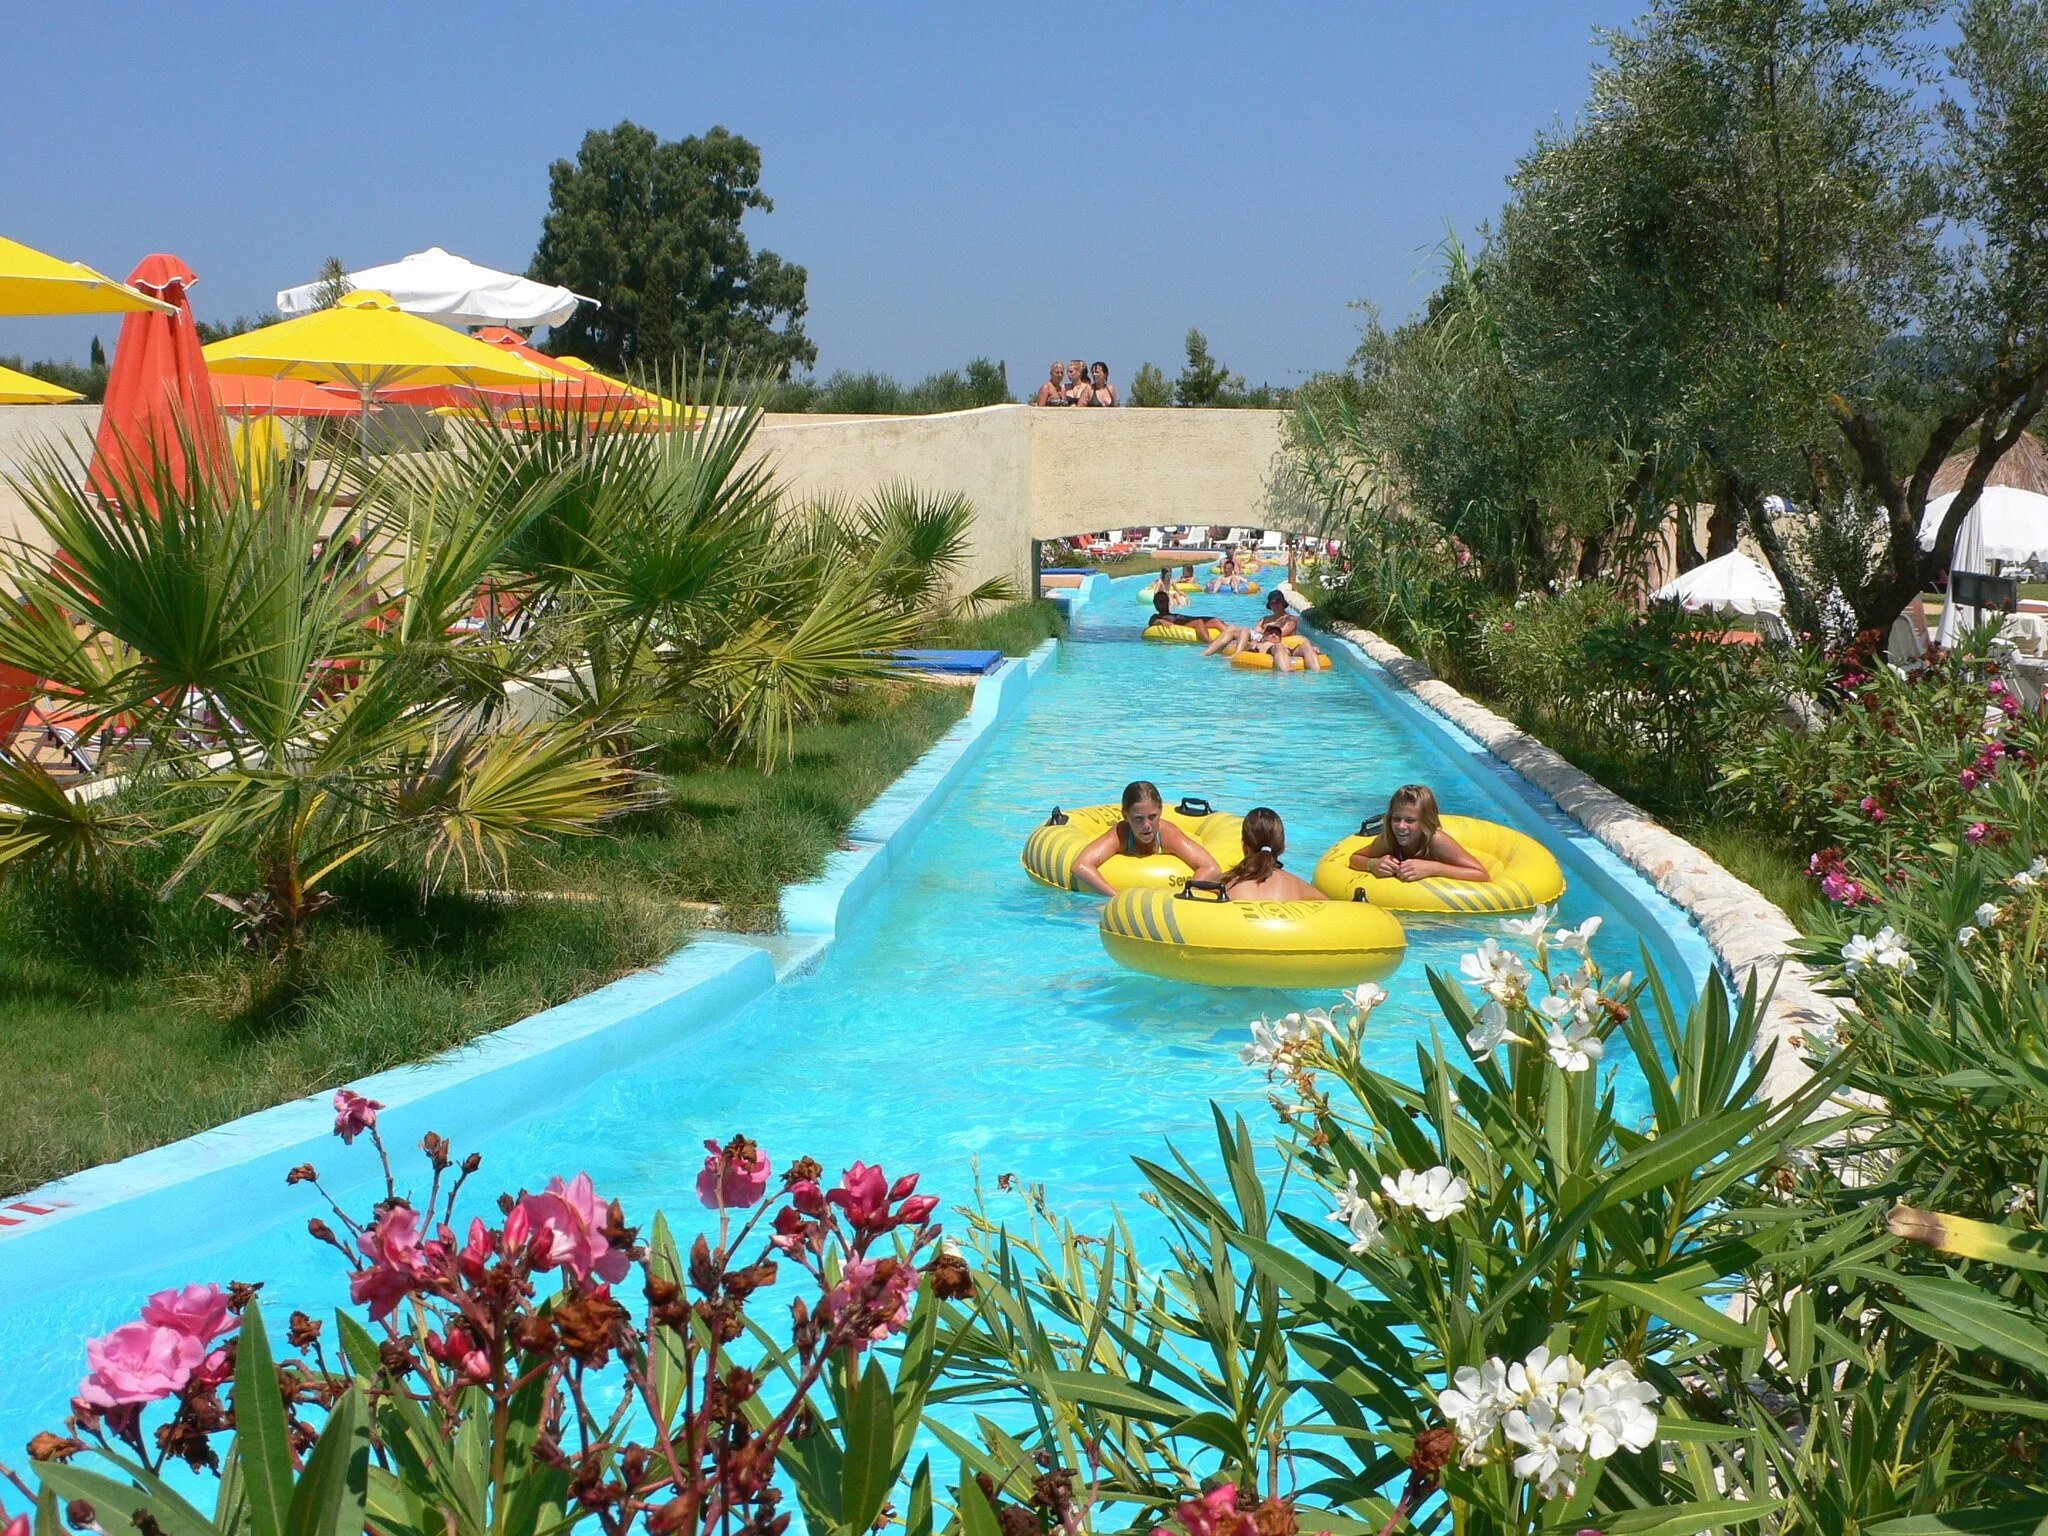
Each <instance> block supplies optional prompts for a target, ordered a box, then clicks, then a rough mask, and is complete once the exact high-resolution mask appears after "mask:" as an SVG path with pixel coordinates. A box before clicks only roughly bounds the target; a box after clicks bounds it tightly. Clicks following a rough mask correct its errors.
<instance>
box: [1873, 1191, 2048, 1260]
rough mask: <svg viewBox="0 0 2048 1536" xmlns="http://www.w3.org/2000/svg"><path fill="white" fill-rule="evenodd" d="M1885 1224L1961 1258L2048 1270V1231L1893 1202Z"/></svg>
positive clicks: (1901, 1234)
mask: <svg viewBox="0 0 2048 1536" xmlns="http://www.w3.org/2000/svg"><path fill="white" fill-rule="evenodd" d="M1884 1224H1885V1226H1886V1228H1887V1229H1888V1230H1889V1231H1890V1232H1891V1234H1892V1235H1893V1236H1894V1237H1903V1238H1908V1239H1910V1240H1912V1241H1913V1242H1916V1243H1925V1244H1927V1245H1928V1246H1929V1247H1931V1248H1939V1249H1940V1250H1941V1251H1942V1252H1944V1253H1953V1254H1956V1255H1958V1256H1959V1257H1961V1258H1965V1259H1981V1260H1983V1261H1984V1262H1985V1263H1987V1264H2003V1265H2004V1266H2005V1267H2006V1268H2008V1269H2026V1270H2036V1271H2040V1270H2048V1232H2029V1231H2023V1230H2021V1229H2020V1228H2017V1227H2001V1226H1998V1225H1995V1224H1994V1223H1992V1222H1988V1221H1973V1220H1971V1219H1970V1218H1969V1217H1967V1216H1950V1215H1947V1214H1945V1213H1943V1212H1941V1211H1922V1210H1916V1209H1915V1208H1914V1207H1912V1206H1910V1205H1897V1206H1893V1207H1892V1209H1890V1210H1889V1211H1887V1212H1885V1216H1884Z"/></svg>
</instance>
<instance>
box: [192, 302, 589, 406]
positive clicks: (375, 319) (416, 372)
mask: <svg viewBox="0 0 2048 1536" xmlns="http://www.w3.org/2000/svg"><path fill="white" fill-rule="evenodd" d="M204 351H205V355H206V366H207V367H208V368H210V369H212V370H213V371H214V372H215V373H254V374H263V375H266V376H268V377H271V378H283V379H308V380H311V381H312V382H313V383H316V384H346V385H347V386H348V387H349V388H350V389H353V390H354V391H355V392H356V393H357V394H358V395H359V396H360V397H361V398H362V402H363V409H364V410H365V411H366V412H367V411H368V410H369V407H370V400H371V397H372V396H373V395H375V394H376V392H377V391H378V390H380V389H388V388H390V387H391V386H393V385H398V384H475V385H493V384H497V385H504V384H529V383H547V382H549V381H554V382H560V380H561V375H560V374H559V373H556V372H554V371H553V370H552V369H547V368H540V367H536V366H535V365H534V364H532V363H529V362H528V361H526V359H525V358H523V357H517V356H515V355H513V354H511V353H509V352H507V351H505V350H504V349H503V348H502V347H494V346H491V345H490V344H488V343H487V342H481V341H478V340H476V339H475V338H474V337H470V336H465V335H463V334H462V333H461V332H460V331H452V330H450V329H449V328H448V327H447V326H445V325H437V324H435V323H434V322H433V321H432V320H423V319H421V318H420V317H419V316H418V315H410V314H407V313H406V312H405V311H404V310H402V309H400V308H399V307H398V305H397V304H396V303H395V302H394V301H393V300H392V298H391V295H390V294H388V293H380V292H378V291H377V290H376V289H374V288H364V289H358V290H356V291H355V292H354V293H350V294H347V295H345V296H344V297H343V298H342V300H341V302H340V303H339V304H336V305H335V306H334V307H333V308H332V309H322V310H316V311H315V312H314V313H312V314H310V315H301V316H300V317H299V318H298V319H296V320H286V321H283V322H281V323H280V324H277V325H266V326H264V327H263V328H262V329H261V330H257V331H244V332H243V333H242V334H241V335H239V336H230V337H228V338H227V339H226V340H225V341H216V342H214V343H213V345H211V346H209V347H206V348H205V349H204Z"/></svg>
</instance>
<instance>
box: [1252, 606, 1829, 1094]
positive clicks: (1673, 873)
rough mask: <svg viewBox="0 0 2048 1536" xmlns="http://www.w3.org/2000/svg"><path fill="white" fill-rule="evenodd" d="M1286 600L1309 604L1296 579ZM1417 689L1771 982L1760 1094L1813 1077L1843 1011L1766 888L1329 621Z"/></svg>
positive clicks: (1385, 647) (1710, 937)
mask: <svg viewBox="0 0 2048 1536" xmlns="http://www.w3.org/2000/svg"><path fill="white" fill-rule="evenodd" d="M1285 590H1286V592H1287V596H1288V601H1289V602H1291V603H1293V604H1294V605H1295V606H1296V607H1303V606H1305V604H1304V603H1303V602H1302V599H1301V595H1300V594H1299V593H1298V592H1296V591H1294V589H1293V588H1292V587H1291V586H1290V587H1288V588H1286V589H1285ZM1328 628H1329V630H1330V632H1331V633H1332V634H1335V635H1337V636H1339V637H1341V638H1342V639H1345V640H1348V641H1350V642H1351V643H1352V644H1353V645H1355V646H1357V647H1358V648H1359V649H1360V650H1361V651H1363V652H1364V653H1365V654H1366V655H1367V656H1369V657H1371V658H1372V660H1373V661H1375V662H1377V663H1378V664H1379V665H1380V666H1381V667H1382V668H1383V669H1384V670H1385V671H1386V673H1387V674H1388V676H1390V677H1392V678H1393V679H1394V680H1395V681H1396V682H1398V683H1399V684H1400V685H1401V686H1402V687H1403V688H1406V689H1407V690H1408V691H1409V692H1410V693H1412V694H1414V695H1415V697H1416V698H1418V699H1420V700H1421V701H1422V702H1423V703H1424V704H1427V705H1428V706H1429V707H1430V708H1431V709H1433V710H1435V711H1436V712H1437V713H1438V714H1439V715H1442V716H1443V717H1444V718H1445V719H1446V720H1448V721H1450V722H1451V723H1452V724H1453V725H1455V726H1457V727H1458V728H1459V729H1460V730H1462V731H1463V732H1465V734H1466V735H1468V736H1470V737H1471V738H1472V739H1473V740H1475V741H1477V742H1478V743H1479V744H1480V745H1481V746H1483V747H1485V748H1486V750H1487V751H1489V752H1491V753H1492V754H1493V755H1494V756H1495V757H1497V758H1499V759H1500V760H1501V761H1502V762H1503V763H1506V764H1507V765H1508V766H1509V767H1510V768H1512V769H1514V770H1515V772H1517V773H1519V774H1520V775H1522V777H1523V778H1525V779H1527V780H1528V781H1529V782H1530V783H1532V784H1534V785H1535V786H1536V787H1537V788H1538V789H1540V790H1542V791H1543V792H1544V793H1545V794H1547V795H1549V796H1550V798H1551V799H1553V800H1555V801H1556V802H1557V804H1558V808H1559V809H1560V810H1562V811H1563V812H1564V813H1565V814H1566V815H1567V816H1569V817H1571V818H1572V819H1573V820H1574V821H1576V822H1578V823H1579V825H1581V826H1582V827H1584V828H1585V829H1586V830H1587V831H1588V832H1591V833H1592V834H1593V835H1594V836H1595V837H1597V838H1599V839H1600V841H1601V842H1603V843H1605V844H1606V845H1607V846H1608V847H1609V848H1611V849H1613V850H1614V851H1615V853H1616V854H1618V855H1619V856H1620V857H1621V858H1622V859H1624V860H1625V861H1627V862H1628V863H1629V864H1630V865H1632V866H1633V867H1634V868H1635V869H1637V870H1638V871H1640V872H1641V873H1642V875H1643V876H1644V877H1645V878H1646V879H1648V880H1649V881H1650V883H1651V884H1652V885H1654V886H1656V887H1657V889H1658V890H1659V891H1661V892H1663V894H1664V895H1665V896H1667V897H1669V898H1670V899H1671V901H1672V902H1674V903H1675V904H1676V905H1678V906H1679V907H1681V908H1683V909H1684V910H1685V912H1686V914H1687V915H1688V916H1689V917H1691V918H1692V920H1693V921H1694V922H1695V923H1696V924H1698V925H1699V929H1700V932H1701V933H1702V934H1704V935H1705V936H1706V940H1707V943H1708V944H1709V945H1710V946H1711V947H1712V948H1713V951H1714V954H1715V956H1716V958H1718V959H1719V960H1720V962H1721V965H1722V967H1723V968H1724V969H1725V970H1726V971H1727V972H1728V974H1729V976H1730V977H1731V978H1732V979H1733V981H1734V983H1735V985H1736V987H1737V988H1738V989H1740V988H1742V987H1744V986H1747V985H1748V984H1749V982H1750V981H1751V980H1752V979H1754V980H1755V981H1756V983H1757V987H1758V989H1759V991H1765V990H1768V991H1770V994H1771V996H1770V1002H1769V1003H1768V1004H1767V1005H1766V1007H1765V1009H1764V1017H1763V1022H1762V1027H1761V1031H1760V1038H1761V1039H1762V1040H1763V1042H1764V1043H1766V1044H1775V1045H1777V1047H1778V1051H1777V1054H1776V1056H1775V1057H1774V1058H1773V1059H1772V1062H1771V1066H1770V1070H1769V1072H1768V1073H1767V1074H1766V1075H1765V1077H1764V1083H1763V1094H1764V1097H1765V1098H1767V1099H1770V1100H1772V1101H1773V1102H1777V1101H1779V1100H1783V1099H1788V1098H1791V1097H1792V1096H1793V1095H1795V1094H1797V1093H1799V1092H1800V1091H1801V1090H1803V1089H1804V1088H1805V1087H1806V1085H1807V1084H1808V1083H1809V1082H1810V1081H1811V1080H1812V1077H1813V1074H1812V1073H1811V1072H1810V1071H1809V1070H1808V1069H1807V1066H1806V1061H1805V1058H1804V1054H1803V1050H1802V1046H1801V1042H1802V1037H1803V1036H1804V1035H1805V1033H1806V1032H1807V1031H1808V1030H1827V1029H1830V1028H1832V1027H1833V1025H1834V1024H1835V1022H1836V1020H1837V1018H1838V1017H1839V1015H1840V1010H1839V1008H1838V1006H1837V1004H1836V1003H1835V1000H1834V999H1833V998H1830V997H1827V996H1825V995H1823V994H1822V993H1821V992H1820V990H1819V989H1818V988H1817V987H1816V986H1815V985H1814V975H1813V972H1812V971H1811V970H1809V969H1808V968H1807V967H1806V966H1805V965H1802V964H1801V963H1800V962H1799V961H1797V960H1795V959H1793V958H1792V957H1791V955H1790V954H1789V953H1788V951H1789V950H1790V948H1791V945H1792V943H1793V941H1794V940H1796V939H1797V938H1798V937H1799V930H1798V929H1797V928H1795V927H1793V925H1792V922H1791V920H1790V919H1789V918H1787V917H1786V916H1785V914H1784V913H1783V912H1781V911H1779V910H1778V908H1777V907H1775V906H1773V905H1772V904H1771V903H1770V902H1769V901H1767V900H1766V899H1765V898H1764V896H1763V894H1762V892H1760V891H1758V890H1757V889H1756V888H1755V887H1753V886H1750V885H1746V884H1744V883H1743V882H1742V881H1740V880H1738V879H1736V878H1735V877H1734V876H1733V875H1731V874H1729V873H1728V871H1727V870H1725V869H1723V868H1722V867H1721V866H1720V865H1719V864H1716V863H1715V862H1714V861H1713V860H1712V859H1710V858H1708V857H1707V856H1706V854H1704V853H1702V852H1701V851H1700V850H1699V849H1697V848H1695V847H1694V846H1693V845H1692V844H1691V843H1688V842H1687V841H1685V839H1684V838H1682V837H1679V836H1677V835H1676V834H1675V833H1673V832H1671V831H1670V830H1669V829H1667V828H1665V827H1663V826H1661V825H1659V824H1658V823H1657V822H1656V821H1654V820H1652V819H1651V817H1650V815H1649V813H1648V812H1646V811H1644V810H1642V809H1641V808H1640V807H1639V806H1636V805H1633V804H1631V803H1630V802H1629V801H1627V800H1624V799H1623V798H1622V797H1621V796H1620V795H1617V794H1616V793H1614V791H1613V790H1611V789H1608V788H1607V787H1606V786H1605V785H1603V784H1601V783H1600V782H1599V781H1598V780H1596V779H1594V778H1593V777H1592V776H1591V775H1589V774H1587V773H1585V772H1583V771H1582V770H1580V769H1578V768H1574V767H1573V766H1572V765H1571V764H1570V763H1568V762H1566V761H1565V760H1564V758H1563V757H1562V756H1560V755H1559V754H1558V753H1557V752H1556V751H1555V750H1554V749H1552V748H1550V747H1547V746H1545V745H1544V744H1543V743H1542V742H1540V741H1538V740H1537V739H1536V738H1535V737H1533V736H1531V735H1530V734H1529V733H1528V732H1527V731H1524V730H1523V729H1521V727H1519V726H1517V725H1515V724H1514V723H1513V722H1511V721H1508V720H1504V719H1502V718H1501V717H1500V716H1499V715H1497V714H1495V713H1494V712H1493V711H1492V710H1490V709H1488V708H1486V707H1485V706H1484V705H1481V704H1475V703H1474V702H1473V701H1472V700H1470V699H1468V698H1466V697H1465V695H1464V694H1462V693H1460V692H1458V690H1457V689H1455V688H1453V687H1451V685H1450V684H1448V683H1446V682H1443V681H1441V680H1440V679H1439V678H1438V677H1437V675H1436V674H1435V673H1434V672H1432V671H1430V670H1429V668H1428V667H1426V666H1424V665H1423V664H1422V663H1421V662H1419V661H1417V660H1415V658H1414V657H1412V656H1410V655H1408V653H1407V652H1405V651H1403V650H1402V649H1401V648H1400V647H1399V646H1396V645H1394V644H1392V643H1391V642H1389V641H1387V640H1385V639H1382V638H1381V637H1380V636H1379V635H1376V634H1374V633H1373V632H1372V631H1371V630H1367V629H1360V628H1358V627H1357V626H1356V625H1353V624H1331V625H1329V626H1328Z"/></svg>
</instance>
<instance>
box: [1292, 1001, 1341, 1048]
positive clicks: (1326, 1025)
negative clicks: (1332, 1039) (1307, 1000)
mask: <svg viewBox="0 0 2048 1536" xmlns="http://www.w3.org/2000/svg"><path fill="white" fill-rule="evenodd" d="M1288 1017H1290V1018H1292V1017H1293V1015H1292V1014H1290V1015H1288ZM1301 1022H1302V1025H1303V1029H1302V1032H1301V1038H1302V1039H1304V1040H1308V1039H1312V1038H1313V1037H1314V1036H1315V1034H1316V1033H1317V1032H1318V1031H1320V1032H1321V1033H1323V1034H1326V1035H1334V1034H1336V1033H1337V1021H1336V1020H1335V1019H1332V1018H1331V1017H1330V1010H1329V1009H1327V1008H1311V1009H1309V1011H1308V1012H1307V1013H1304V1014H1303V1015H1302V1016H1301Z"/></svg>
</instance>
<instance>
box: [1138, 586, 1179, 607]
mask: <svg viewBox="0 0 2048 1536" xmlns="http://www.w3.org/2000/svg"><path fill="white" fill-rule="evenodd" d="M1158 591H1159V589H1158V588H1157V587H1140V588H1138V601H1139V602H1141V603H1143V604H1144V605H1145V606H1146V607H1147V608H1150V607H1151V606H1152V599H1153V597H1154V596H1155V595H1156V594H1157V593H1158ZM1167 596H1168V598H1169V599H1170V600H1171V601H1172V603H1173V606H1174V607H1176V608H1185V607H1187V605H1188V595H1187V593H1186V592H1185V591H1183V590H1182V589H1181V588H1179V587H1175V588H1174V589H1173V591H1171V592H1170V593H1168V594H1167Z"/></svg>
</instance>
